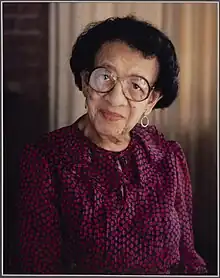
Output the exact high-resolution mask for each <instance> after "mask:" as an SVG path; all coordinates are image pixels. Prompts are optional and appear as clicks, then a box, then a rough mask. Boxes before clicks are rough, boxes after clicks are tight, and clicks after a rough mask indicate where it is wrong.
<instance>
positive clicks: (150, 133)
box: [133, 124, 185, 159]
mask: <svg viewBox="0 0 220 278" xmlns="http://www.w3.org/2000/svg"><path fill="white" fill-rule="evenodd" d="M133 134H134V136H135V138H137V139H138V140H139V142H140V143H141V144H142V145H143V146H145V148H146V149H147V150H148V151H149V152H150V153H151V154H154V155H156V156H157V157H158V158H161V159H162V158H168V157H169V158H170V159H171V157H179V158H180V159H185V156H184V152H183V149H182V147H181V145H180V144H179V143H178V142H177V141H174V140H169V139H167V138H165V136H164V134H163V133H162V132H160V131H158V129H157V128H156V126H154V125H150V126H148V127H146V128H143V127H142V126H141V125H139V124H138V125H136V126H135V128H134V129H133Z"/></svg>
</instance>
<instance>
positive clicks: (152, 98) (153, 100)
mask: <svg viewBox="0 0 220 278" xmlns="http://www.w3.org/2000/svg"><path fill="white" fill-rule="evenodd" d="M162 97H163V96H162V94H161V92H160V91H154V90H152V91H151V92H150V95H149V97H148V99H147V111H149V113H148V114H150V113H151V111H152V110H153V108H154V106H155V105H156V104H157V102H158V101H159V100H160V99H161V98H162Z"/></svg>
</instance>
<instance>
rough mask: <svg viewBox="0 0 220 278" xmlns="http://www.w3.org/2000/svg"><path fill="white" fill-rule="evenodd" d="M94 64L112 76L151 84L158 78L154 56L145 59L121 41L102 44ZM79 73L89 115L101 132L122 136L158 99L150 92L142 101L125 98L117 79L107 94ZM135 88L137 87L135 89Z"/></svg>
mask: <svg viewBox="0 0 220 278" xmlns="http://www.w3.org/2000/svg"><path fill="white" fill-rule="evenodd" d="M95 67H105V68H106V69H108V71H109V72H111V73H112V74H113V75H114V76H118V77H119V78H122V79H123V78H125V77H128V76H141V77H144V78H145V79H146V80H147V81H148V82H149V84H150V86H153V85H154V83H155V82H156V80H157V76H158V72H159V64H158V61H157V59H156V58H151V59H147V58H144V56H143V55H142V53H141V52H139V51H137V50H135V49H132V48H130V47H129V46H128V45H127V44H125V43H122V42H109V43H105V44H104V45H103V46H102V47H101V49H100V50H99V52H98V53H97V55H96V58H95ZM83 76H84V75H83V74H82V84H83V93H84V95H85V97H86V102H87V107H88V116H89V119H90V122H91V124H92V125H93V127H94V128H95V129H96V131H97V132H98V133H99V134H100V135H104V136H113V137H117V136H121V135H127V134H128V133H129V131H130V130H131V129H132V128H133V127H134V126H135V125H136V124H137V123H138V122H139V120H140V118H141V117H142V116H143V114H144V112H147V114H149V113H150V112H151V110H152V108H153V107H154V105H155V104H156V103H157V101H158V100H159V98H160V94H159V92H155V91H151V93H150V95H149V97H148V98H147V99H146V100H144V101H142V102H134V101H131V100H128V99H127V98H126V97H125V95H124V94H123V90H122V86H121V83H120V82H116V85H115V86H114V88H113V89H112V90H111V91H110V92H109V93H107V94H101V93H98V92H97V91H95V90H94V89H92V88H91V87H90V86H89V85H88V84H87V83H86V82H85V78H84V77H83ZM137 89H138V88H137Z"/></svg>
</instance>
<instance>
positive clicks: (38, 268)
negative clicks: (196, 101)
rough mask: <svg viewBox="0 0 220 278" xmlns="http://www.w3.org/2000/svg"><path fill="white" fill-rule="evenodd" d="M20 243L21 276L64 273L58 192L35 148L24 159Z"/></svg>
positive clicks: (45, 164)
mask: <svg viewBox="0 0 220 278" xmlns="http://www.w3.org/2000/svg"><path fill="white" fill-rule="evenodd" d="M20 166H21V171H20V173H21V183H20V197H19V239H20V242H19V243H20V252H21V253H20V256H21V258H20V259H21V261H20V263H21V269H22V273H29V274H57V273H60V272H62V270H61V260H60V257H61V234H60V220H59V213H58V209H57V207H56V205H55V202H56V201H55V200H56V192H55V188H54V185H53V182H52V177H51V173H50V169H49V165H48V162H47V161H46V159H45V158H44V157H43V156H42V155H41V154H40V151H39V150H37V148H34V147H33V146H28V147H26V148H25V150H24V152H23V155H22V158H21V164H20Z"/></svg>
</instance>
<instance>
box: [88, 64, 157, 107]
mask: <svg viewBox="0 0 220 278" xmlns="http://www.w3.org/2000/svg"><path fill="white" fill-rule="evenodd" d="M99 68H101V69H105V70H107V71H109V70H108V69H107V68H106V67H102V66H99V67H95V68H94V69H93V70H91V71H87V72H88V73H89V75H88V77H87V81H86V83H87V85H89V87H90V88H91V89H92V90H94V91H96V92H97V93H99V94H109V93H110V92H111V91H112V90H113V89H114V87H115V86H116V84H117V82H118V81H119V82H120V84H121V88H122V92H123V95H124V96H125V98H126V99H128V100H130V101H134V102H142V101H144V100H146V99H148V97H149V95H150V93H151V92H152V91H153V90H155V87H156V86H155V85H153V86H151V85H150V84H149V81H148V80H147V79H146V78H145V77H143V76H140V75H131V76H135V77H139V78H142V79H143V80H144V81H145V82H146V83H147V85H148V88H149V93H148V95H147V96H146V97H145V98H144V99H142V100H134V99H130V98H128V97H127V96H126V95H125V92H124V90H123V85H122V83H121V80H122V79H125V78H127V77H120V76H116V79H114V81H115V84H114V86H113V87H112V88H111V89H110V90H109V91H106V92H101V91H97V90H95V89H94V88H93V87H92V86H91V85H90V82H89V81H90V78H91V75H92V73H93V72H94V71H95V70H97V69H99ZM109 72H110V71H109Z"/></svg>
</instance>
